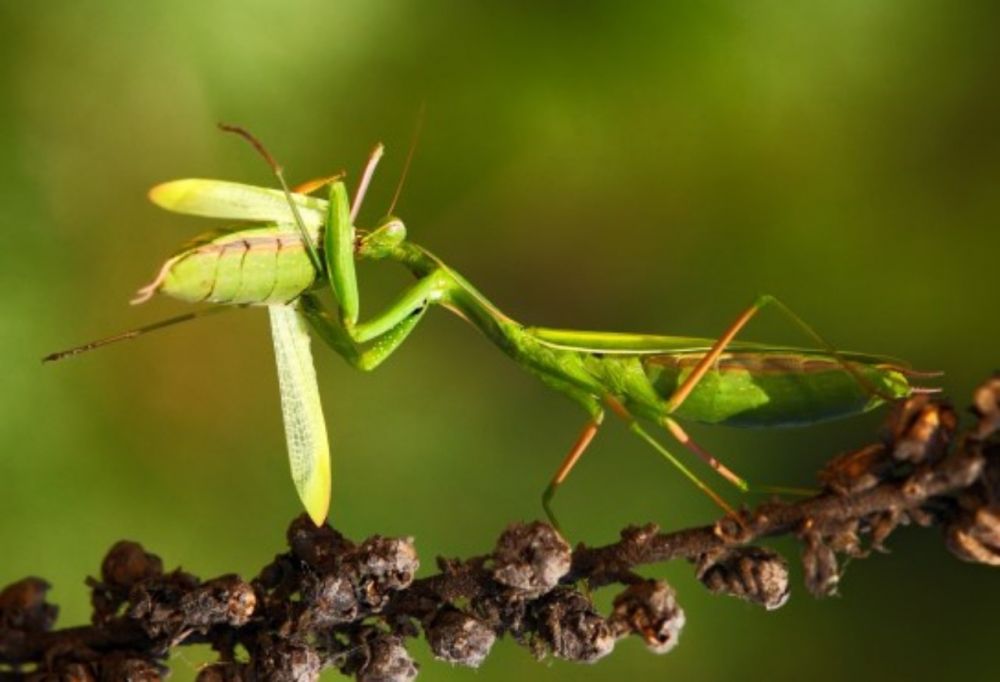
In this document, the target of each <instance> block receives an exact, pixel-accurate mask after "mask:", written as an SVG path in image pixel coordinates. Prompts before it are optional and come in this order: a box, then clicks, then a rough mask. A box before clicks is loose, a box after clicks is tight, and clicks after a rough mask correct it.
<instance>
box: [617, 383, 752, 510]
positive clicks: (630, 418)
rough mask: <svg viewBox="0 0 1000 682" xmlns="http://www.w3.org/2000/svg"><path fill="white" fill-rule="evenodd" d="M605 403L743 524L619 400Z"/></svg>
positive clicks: (637, 433) (729, 508) (730, 508)
mask: <svg viewBox="0 0 1000 682" xmlns="http://www.w3.org/2000/svg"><path fill="white" fill-rule="evenodd" d="M604 402H605V404H606V405H607V406H608V407H610V408H611V410H612V411H613V412H614V413H615V414H617V415H618V416H619V417H621V418H622V419H623V420H625V422H626V423H627V424H628V428H629V431H631V432H632V433H634V434H636V435H637V436H639V438H641V439H642V440H644V441H646V443H647V444H649V445H650V446H651V447H652V448H653V449H654V450H656V452H657V453H659V455H660V456H661V457H663V458H664V459H665V460H667V461H668V462H670V464H672V465H673V466H674V468H675V469H677V470H678V471H680V472H681V473H682V474H683V475H684V477H685V478H686V479H688V480H689V481H691V483H693V484H694V485H695V487H696V488H698V490H700V491H701V492H702V493H704V494H705V495H706V496H707V497H708V498H709V499H710V500H712V502H714V503H715V504H716V505H717V506H718V507H719V508H720V509H722V510H723V511H724V512H726V514H728V515H729V516H732V517H733V518H734V519H736V520H737V522H739V523H741V524H742V521H740V516H739V514H737V513H736V511H735V510H734V509H733V508H732V507H731V506H729V504H728V503H727V502H726V501H725V500H724V499H722V496H721V495H719V494H718V493H717V492H715V490H713V489H712V488H711V486H709V485H708V484H707V483H705V482H704V481H702V480H701V479H700V478H699V477H698V476H697V475H696V474H695V473H694V472H693V471H691V470H690V469H688V468H687V467H686V466H684V463H683V462H681V461H680V460H679V459H677V457H675V456H674V455H673V454H672V453H671V452H670V451H669V450H667V449H666V448H665V447H663V445H662V444H660V442H659V441H658V440H656V439H655V438H653V436H652V435H651V434H650V433H649V432H647V431H646V430H645V429H644V428H642V426H641V425H640V424H639V422H638V420H637V419H636V418H635V415H633V414H632V413H631V412H629V411H628V409H627V408H626V407H625V406H624V405H622V403H621V402H620V401H619V400H617V399H616V398H614V397H613V396H611V395H607V396H605V398H604Z"/></svg>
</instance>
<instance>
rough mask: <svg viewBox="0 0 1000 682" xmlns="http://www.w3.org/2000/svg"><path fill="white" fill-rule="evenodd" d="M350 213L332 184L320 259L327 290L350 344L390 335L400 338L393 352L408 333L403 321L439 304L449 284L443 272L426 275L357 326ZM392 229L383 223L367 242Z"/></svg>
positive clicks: (338, 186)
mask: <svg viewBox="0 0 1000 682" xmlns="http://www.w3.org/2000/svg"><path fill="white" fill-rule="evenodd" d="M352 213H353V210H352V207H351V205H350V203H349V200H348V197H347V188H346V187H345V186H344V183H342V182H334V183H333V184H332V185H331V186H330V204H329V213H328V215H327V224H326V234H325V235H324V257H325V259H326V270H327V276H328V278H329V280H330V286H331V287H332V289H333V295H334V297H335V298H336V299H337V303H338V304H339V305H340V318H341V323H342V326H343V330H344V332H346V334H347V336H348V337H350V339H351V340H352V341H353V342H354V343H365V342H367V341H373V340H375V339H377V338H379V337H382V336H384V335H391V337H392V338H393V339H395V338H396V337H400V338H399V340H398V341H395V340H394V341H393V344H392V347H393V349H395V347H396V346H398V345H399V343H400V342H401V340H402V338H405V336H406V334H408V333H409V330H410V329H412V326H413V325H409V326H408V327H407V325H406V324H405V323H406V321H407V320H408V319H410V318H412V317H419V316H420V315H421V314H422V313H423V311H424V310H425V309H426V308H427V306H428V305H430V304H431V303H436V302H438V301H440V300H442V299H443V298H444V297H445V296H446V295H447V293H448V291H449V287H450V286H451V280H450V279H449V278H448V277H447V275H446V274H445V272H444V271H441V270H437V271H433V272H430V273H429V274H427V275H425V276H424V277H422V278H421V279H420V280H418V281H417V283H416V284H415V285H413V286H412V287H411V288H410V289H408V290H406V291H405V292H404V293H403V294H402V296H400V297H399V298H398V299H397V300H396V301H395V302H394V303H392V304H391V305H390V306H389V307H388V308H386V310H385V311H383V312H382V313H380V314H379V315H376V316H375V317H373V318H372V319H370V320H368V321H367V322H363V323H360V324H359V323H358V317H359V313H360V300H359V294H358V281H357V274H356V272H355V269H354V254H355V234H354V225H353V220H352V217H351V216H352ZM394 227H395V225H394V223H393V222H392V221H390V222H387V223H386V224H385V225H384V226H383V227H381V228H379V229H378V230H376V231H375V232H374V233H372V234H371V235H369V238H371V237H373V236H375V235H380V234H381V233H382V232H383V231H389V230H392V229H394ZM400 227H401V224H400ZM414 325H415V323H414ZM402 328H406V333H402V332H401V329H402Z"/></svg>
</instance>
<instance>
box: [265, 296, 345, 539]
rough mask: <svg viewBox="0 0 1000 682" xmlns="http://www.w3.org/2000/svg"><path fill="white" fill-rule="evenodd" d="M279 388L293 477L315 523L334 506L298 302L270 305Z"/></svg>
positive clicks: (327, 450) (323, 428)
mask: <svg viewBox="0 0 1000 682" xmlns="http://www.w3.org/2000/svg"><path fill="white" fill-rule="evenodd" d="M268 312H269V314H270V316H271V334H272V336H273V338H274V357H275V360H276V361H277V365H278V385H279V386H280V388H281V414H282V417H283V419H284V422H285V439H286V441H287V442H288V461H289V463H290V464H291V467H292V480H293V481H294V482H295V489H296V490H297V491H298V493H299V499H301V500H302V504H303V505H305V508H306V512H308V514H309V517H310V518H311V519H312V520H313V523H315V524H316V525H317V526H319V525H321V524H322V523H323V521H325V520H326V515H327V512H328V511H329V508H330V447H329V441H328V440H327V435H326V422H325V421H324V419H323V408H322V406H321V405H320V400H319V387H318V386H317V385H316V370H315V368H314V367H313V360H312V352H311V351H310V350H309V333H308V323H307V322H306V319H305V318H304V317H303V316H302V313H301V312H299V309H298V302H295V303H292V304H290V305H272V306H268Z"/></svg>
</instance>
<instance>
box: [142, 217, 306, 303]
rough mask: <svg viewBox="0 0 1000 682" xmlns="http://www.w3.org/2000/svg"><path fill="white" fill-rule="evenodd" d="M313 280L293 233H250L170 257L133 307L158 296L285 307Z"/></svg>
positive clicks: (233, 234) (218, 239) (268, 230)
mask: <svg viewBox="0 0 1000 682" xmlns="http://www.w3.org/2000/svg"><path fill="white" fill-rule="evenodd" d="M315 280H316V272H315V270H314V269H313V266H312V263H310V261H309V256H308V254H307V253H306V251H305V248H304V247H303V245H302V240H301V239H300V237H299V235H298V233H297V232H295V228H291V227H290V228H277V227H266V228H253V229H248V230H240V231H237V232H230V233H227V234H224V235H222V236H219V237H216V238H215V239H211V240H209V241H207V242H202V243H199V244H197V245H196V246H193V247H191V248H189V249H187V250H185V251H182V252H181V253H179V254H177V255H175V256H173V257H172V258H171V259H170V260H168V261H167V262H166V263H165V264H164V265H163V268H162V269H161V270H160V273H159V275H158V276H157V277H156V279H155V280H154V281H153V282H152V283H151V284H150V285H148V286H147V287H144V288H143V289H141V290H140V292H139V296H138V297H137V299H136V300H135V301H134V302H142V301H143V300H146V298H148V297H149V296H151V295H152V294H153V293H154V292H156V291H160V292H162V293H164V294H167V295H168V296H172V297H174V298H178V299H181V300H182V301H189V302H192V303H198V302H206V303H222V304H233V305H269V304H274V303H287V302H288V301H291V300H293V299H295V298H297V297H298V296H299V295H301V294H302V293H303V292H304V291H306V290H307V289H308V288H309V287H311V286H312V284H313V283H314V282H315Z"/></svg>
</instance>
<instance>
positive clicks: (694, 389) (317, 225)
mask: <svg viewBox="0 0 1000 682" xmlns="http://www.w3.org/2000/svg"><path fill="white" fill-rule="evenodd" d="M224 128H225V129H227V130H230V131H231V132H237V133H239V134H240V135H242V136H243V137H245V138H246V139H248V140H249V141H250V142H251V143H252V144H253V145H254V146H255V147H256V148H257V150H258V151H259V152H260V153H261V154H262V155H263V156H264V157H265V158H266V159H267V161H268V163H269V164H270V166H271V168H272V170H273V171H274V172H275V175H276V176H277V179H278V181H279V184H280V186H281V189H280V190H275V189H268V188H263V187H255V186H249V185H243V184H238V183H233V182H227V181H221V180H202V179H186V180H176V181H172V182H167V183H164V184H161V185H158V186H156V187H154V188H153V189H152V190H151V191H150V198H151V199H152V201H153V202H154V203H156V204H157V205H159V206H161V207H162V208H165V209H167V210H171V211H175V212H178V213H186V214H193V215H200V216H205V217H211V218H222V219H228V220H236V221H241V222H242V223H252V224H253V225H251V226H249V227H247V226H245V225H243V226H240V227H234V228H232V229H229V230H226V231H222V232H214V233H209V234H207V235H205V236H203V237H200V238H198V239H196V240H195V242H194V243H193V244H191V245H189V246H187V247H185V248H184V249H182V250H181V251H179V252H178V253H177V254H175V255H174V256H172V257H171V258H170V259H168V260H167V261H166V262H165V263H164V265H163V267H162V268H161V269H160V272H159V274H158V275H157V277H156V278H155V279H154V280H153V282H152V283H150V284H149V285H147V286H146V287H143V288H142V289H140V291H139V293H138V295H137V297H136V299H134V300H133V302H134V303H138V302H143V301H145V300H147V299H148V298H150V297H151V296H152V295H153V294H154V293H157V292H159V293H164V294H167V295H169V296H173V297H175V298H178V299H181V300H184V301H189V302H206V303H215V304H229V305H237V306H245V305H266V306H268V307H269V310H270V319H271V327H272V333H273V336H274V346H275V353H276V357H277V364H278V371H279V379H280V382H279V383H280V386H281V397H282V409H283V415H284V420H285V430H286V436H287V441H288V447H289V458H290V461H291V467H292V474H293V479H294V482H295V485H296V489H297V490H298V493H299V497H300V498H301V500H302V502H303V504H304V505H305V507H306V509H307V511H308V512H309V514H310V516H311V517H312V519H313V520H314V521H315V522H316V523H317V524H319V523H322V521H323V520H324V519H325V518H326V514H327V511H328V507H329V498H330V467H329V453H328V445H327V436H326V427H325V423H324V420H323V415H322V410H321V408H320V401H319V391H318V388H317V385H316V377H315V372H314V370H313V368H312V356H311V353H310V350H309V336H308V332H307V327H311V328H312V329H313V330H314V331H315V332H316V333H317V334H318V335H319V337H320V338H321V339H322V340H323V341H325V342H326V343H327V345H329V346H330V347H331V348H332V349H333V350H334V351H336V352H337V353H338V354H340V355H341V356H342V357H343V358H344V359H345V360H346V361H347V362H348V363H350V364H351V365H353V366H354V367H356V368H358V369H360V370H363V371H371V370H374V369H375V368H376V367H378V366H379V365H380V364H381V363H382V362H384V361H385V360H386V359H387V358H388V357H389V356H390V355H391V354H392V353H393V352H394V351H395V350H396V349H397V348H398V347H399V346H400V344H402V343H403V341H404V340H405V339H406V337H407V336H408V335H409V334H410V332H411V331H413V329H414V327H416V326H417V324H418V323H419V322H420V320H421V319H422V318H423V316H424V315H425V314H426V312H427V310H428V309H429V308H430V307H431V306H433V305H438V306H441V307H444V308H445V309H447V310H450V311H451V312H453V313H455V314H456V315H458V316H459V317H461V318H462V319H464V320H466V321H467V322H469V323H470V324H472V325H473V326H474V327H476V328H477V329H478V330H479V331H480V332H482V333H483V335H484V336H485V337H486V338H487V339H489V340H490V341H492V342H493V343H494V344H495V345H496V346H497V347H499V348H500V350H502V351H503V352H504V353H505V354H506V355H507V356H508V357H510V358H511V359H512V360H514V362H516V363H517V364H518V365H520V366H521V367H522V368H524V369H526V370H528V371H529V372H531V373H532V374H535V375H536V376H538V377H539V378H540V379H541V380H542V381H543V382H544V383H546V384H547V385H549V386H550V387H552V388H554V389H556V390H557V391H559V392H561V393H563V394H564V395H566V396H567V397H569V398H570V399H571V400H573V401H574V402H576V403H577V404H579V405H580V406H581V407H582V408H583V409H584V411H585V412H586V413H587V421H586V424H585V425H584V427H583V430H582V431H581V432H580V435H579V436H578V438H577V440H576V441H575V442H574V443H573V445H572V447H571V448H570V450H569V452H568V453H567V454H566V456H565V458H564V459H563V461H562V463H561V464H560V466H559V468H558V469H557V470H556V472H555V475H554V476H553V477H552V480H551V482H550V483H549V485H548V487H547V488H546V489H545V492H544V493H543V496H542V503H543V506H544V508H545V511H546V514H547V515H548V516H549V518H550V520H552V521H553V523H554V522H555V517H554V514H553V512H552V508H551V501H552V498H553V496H554V494H555V492H556V490H557V488H558V487H559V486H560V485H561V484H562V483H563V481H564V480H565V479H566V477H567V475H568V474H569V472H570V470H571V469H572V468H573V466H574V465H575V464H576V463H577V461H578V460H579V458H580V456H581V455H582V454H583V452H584V451H585V450H586V449H587V447H588V445H589V444H590V443H591V441H592V439H593V437H594V436H595V435H596V433H597V431H598V428H599V427H600V425H601V424H602V422H603V420H604V414H605V410H606V409H609V410H611V412H612V413H614V414H615V415H617V416H619V417H621V418H622V419H623V420H624V421H625V422H626V424H627V426H628V428H629V429H630V430H631V431H632V432H634V433H635V434H636V435H637V436H639V437H640V438H641V439H642V440H644V441H645V442H646V443H648V444H649V445H650V446H652V447H653V448H654V450H656V452H658V453H659V454H660V455H661V456H663V457H664V458H666V459H667V460H669V461H670V463H671V464H673V465H674V466H675V467H676V468H677V469H679V470H680V471H681V472H682V473H683V474H684V476H685V477H687V478H688V479H689V480H691V481H692V482H693V483H694V484H695V485H696V486H697V487H698V488H699V489H700V490H701V491H702V492H704V493H705V494H706V495H707V496H708V497H710V498H711V499H712V500H713V501H714V502H715V503H716V504H718V505H719V506H720V507H721V508H723V509H724V510H726V512H728V513H730V514H734V512H733V510H732V508H731V507H730V506H729V505H728V504H727V503H726V502H725V500H723V499H722V497H720V496H719V495H718V494H717V493H715V492H714V491H713V490H712V489H711V488H710V487H709V486H708V485H706V484H705V483H704V482H703V481H702V480H701V479H700V478H699V477H698V476H696V475H695V474H694V473H693V472H692V471H691V470H690V469H688V468H687V467H686V466H685V465H684V464H683V463H682V462H681V461H679V460H678V459H677V458H676V457H675V456H674V455H673V454H672V453H671V452H670V451H668V450H667V449H666V448H665V447H664V446H663V445H662V444H660V442H659V441H658V440H656V439H655V438H654V437H653V435H652V434H651V433H650V432H649V431H648V430H646V429H645V428H644V427H643V425H642V424H641V423H640V420H646V421H649V422H652V423H655V424H657V425H659V426H662V427H664V428H665V429H666V430H667V431H669V432H670V434H671V435H672V436H673V437H674V438H675V439H676V440H677V441H678V442H679V443H680V444H682V445H683V446H685V447H686V448H687V449H689V450H691V451H692V452H694V453H695V454H696V455H697V456H698V457H700V458H701V459H703V460H704V461H705V462H706V463H707V464H708V465H709V466H710V467H712V469H714V470H715V471H716V472H718V473H719V474H720V475H721V476H722V477H723V478H725V479H726V480H728V481H729V482H730V483H732V484H734V485H735V486H737V487H738V488H740V489H742V490H744V491H746V490H748V489H749V486H748V485H747V483H746V481H745V480H744V479H743V478H741V477H739V476H737V475H736V474H735V473H733V472H732V471H731V470H730V469H729V468H727V467H726V466H725V465H724V464H722V463H721V462H720V461H719V460H718V459H716V458H715V457H714V456H712V455H711V454H710V453H709V452H708V451H707V450H706V449H705V448H703V447H702V446H700V445H699V444H697V443H696V442H695V441H693V440H692V439H691V438H690V437H689V436H688V434H687V432H686V431H685V430H684V429H683V428H682V427H681V425H680V424H679V421H682V420H690V421H695V422H703V423H710V424H728V425H733V426H744V427H771V426H793V425H805V424H812V423H815V422H819V421H824V420H829V419H836V418H841V417H846V416H849V415H853V414H858V413H861V412H865V411H868V410H870V409H873V408H875V407H877V406H878V405H880V404H882V403H884V402H886V401H890V400H895V399H899V398H903V397H906V396H909V395H910V394H911V393H914V392H919V391H930V390H934V389H924V388H919V387H915V386H912V385H911V384H910V381H909V379H910V378H911V377H914V376H920V373H917V372H914V371H912V370H910V369H909V368H908V367H907V366H906V365H905V364H904V363H902V362H900V361H898V360H894V359H892V358H888V357H883V356H877V355H869V354H862V353H848V352H841V351H838V350H836V349H834V347H833V346H831V345H830V344H829V343H827V342H826V341H825V340H824V339H823V338H822V337H820V336H819V335H818V334H817V333H816V332H815V331H814V330H813V329H812V328H811V327H810V326H809V325H808V324H806V323H805V322H804V321H803V320H802V319H801V318H799V317H798V316H797V315H796V314H795V313H793V312H792V311H791V310H790V309H789V308H788V307H786V306H785V305H784V304H783V303H781V302H779V301H778V300H777V299H775V298H774V297H771V296H760V297H758V298H757V299H756V300H755V301H754V303H753V304H752V305H751V306H749V307H748V308H747V309H745V310H744V311H743V312H742V313H740V315H739V316H738V317H737V318H736V319H735V320H734V322H733V323H732V324H731V325H730V326H729V327H728V328H727V329H726V330H725V331H724V332H723V334H722V335H721V336H720V337H719V338H717V339H706V338H692V337H679V336H656V335H648V334H621V333H610V332H588V331H572V330H561V329H551V328H546V327H533V326H525V325H523V324H521V323H519V322H516V321H515V320H513V319H512V318H510V317H508V316H507V315H505V314H504V313H503V312H501V311H500V310H499V309H498V308H497V307H496V306H495V305H493V304H492V303H491V302H490V301H489V300H488V299H487V298H486V297H485V296H483V295H482V294H481V293H480V292H479V291H478V290H476V288H475V287H473V286H472V285H471V284H470V283H469V282H468V281H467V280H465V279H464V278H463V277H462V276H461V275H459V274H458V273H457V272H455V271H454V270H452V269H451V268H450V267H448V266H447V265H445V264H444V263H443V262H442V261H441V260H440V259H439V258H437V257H436V256H434V255H433V254H431V253H430V252H429V251H427V250H426V249H424V248H422V247H420V246H418V245H416V244H414V243H412V242H410V241H409V240H408V239H407V233H406V228H405V226H404V224H403V222H402V220H400V219H399V218H397V217H395V216H393V215H392V209H390V212H389V215H387V216H386V217H385V218H383V219H382V220H381V221H379V222H378V223H377V225H376V226H375V227H374V228H373V229H371V230H362V229H358V228H356V227H355V224H354V223H355V220H356V217H357V214H358V210H359V208H360V206H361V202H362V200H363V198H364V194H365V190H366V188H367V185H368V182H369V180H370V179H371V177H372V174H373V172H374V170H375V167H376V165H377V164H378V161H379V158H380V157H381V155H382V147H381V145H379V146H378V147H377V148H376V151H375V152H374V153H373V154H372V156H371V157H370V159H369V161H368V164H367V165H366V168H365V171H364V173H363V175H362V179H361V181H360V183H359V185H358V188H357V191H356V194H355V196H354V198H353V201H352V200H350V199H349V198H348V192H347V187H346V185H345V183H344V182H343V180H342V179H341V177H340V176H333V177H330V178H321V179H319V180H317V181H312V182H309V183H306V184H305V185H302V186H300V187H298V188H296V190H295V191H290V190H289V189H288V187H287V185H286V184H285V180H284V176H283V174H282V170H281V167H280V166H279V165H278V164H277V163H276V162H275V161H274V159H273V158H272V157H271V156H270V154H269V153H268V152H267V151H266V150H265V149H264V147H263V146H262V145H261V144H260V142H258V141H257V140H256V139H255V138H254V137H253V136H251V135H250V134H249V133H247V132H246V131H245V130H243V129H241V128H235V127H230V126H225V127H224ZM407 165H408V163H407ZM324 186H329V200H328V201H323V200H321V199H317V198H314V197H312V196H309V194H311V193H312V192H313V191H315V190H317V189H319V188H321V187H324ZM397 196H398V192H397ZM356 260H374V261H393V262H395V263H398V264H400V265H402V266H403V267H404V268H406V269H407V270H409V271H410V273H412V275H413V276H414V277H415V278H416V280H417V281H416V283H415V284H413V285H412V286H411V287H410V288H409V289H407V290H406V291H404V292H403V293H402V295H400V296H399V298H398V299H397V300H396V301H395V302H393V303H392V304H390V305H389V306H388V307H387V308H386V309H385V310H383V311H382V312H380V313H379V314H377V315H375V316H373V317H371V318H370V319H368V320H365V321H360V298H359V292H358V284H357V279H356V275H355V261H356ZM327 284H328V285H329V286H330V288H331V289H332V292H333V297H334V300H335V301H336V304H337V310H336V312H335V313H331V312H329V311H328V310H326V309H325V308H324V306H323V304H322V303H321V302H320V300H319V298H318V292H319V290H320V289H322V288H323V286H324V285H327ZM766 306H772V307H774V308H776V309H777V310H779V311H781V312H782V313H783V314H784V315H785V316H786V317H787V318H788V319H789V320H791V321H792V323H793V324H794V325H795V326H797V327H799V328H800V329H802V330H803V331H804V332H805V333H806V335H808V336H809V337H810V338H811V339H812V340H813V342H814V343H816V344H817V347H816V348H795V347H788V346H775V345H768V344H760V343H750V342H743V341H736V340H734V339H735V337H736V335H737V334H738V333H739V332H740V331H741V330H742V329H743V327H744V326H745V325H746V324H747V323H748V322H749V321H750V320H751V318H753V316H754V315H755V314H756V313H757V312H758V311H760V310H761V309H762V308H764V307H766ZM220 309H222V308H208V309H205V310H203V311H200V312H196V313H191V314H188V315H184V316H180V317H179V318H174V319H172V320H167V321H165V322H161V323H157V324H154V325H150V326H149V327H145V328H142V329H138V330H135V331H133V332H126V333H125V334H122V335H118V336H116V337H111V338H110V339H105V340H102V341H98V342H94V343H91V344H86V345H84V346H79V347H77V348H74V349H71V350H69V351H63V352H61V353H54V354H52V355H50V356H48V357H47V358H46V360H52V359H58V358H61V357H65V356H67V355H71V354H75V353H77V352H81V351H83V350H89V349H90V348H94V347H97V346H99V345H103V344H104V343H107V342H109V341H115V340H121V339H123V338H131V337H132V336H136V335H138V334H141V333H143V332H145V331H150V330H152V329H154V328H160V327H162V326H165V325H166V324H171V323H173V322H177V321H181V320H182V319H189V318H191V317H196V316H198V315H200V314H207V313H209V312H212V311H215V310H220Z"/></svg>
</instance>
